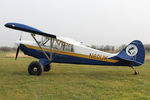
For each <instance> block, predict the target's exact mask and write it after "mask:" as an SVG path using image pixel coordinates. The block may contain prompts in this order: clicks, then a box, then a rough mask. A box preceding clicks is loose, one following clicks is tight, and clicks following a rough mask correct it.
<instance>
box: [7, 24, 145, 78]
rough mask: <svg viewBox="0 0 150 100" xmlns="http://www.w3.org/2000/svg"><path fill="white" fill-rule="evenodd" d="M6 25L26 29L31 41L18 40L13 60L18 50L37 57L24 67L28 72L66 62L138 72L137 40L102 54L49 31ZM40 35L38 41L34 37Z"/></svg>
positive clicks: (141, 61) (140, 56)
mask: <svg viewBox="0 0 150 100" xmlns="http://www.w3.org/2000/svg"><path fill="white" fill-rule="evenodd" d="M5 26H6V27H8V28H11V29H15V30H20V31H24V32H28V33H30V34H31V36H32V37H33V39H34V40H35V41H23V40H20V41H19V42H18V49H17V52H16V59H17V56H18V53H19V50H21V51H23V52H24V54H25V55H28V56H32V57H34V58H37V59H39V61H33V62H31V63H30V64H29V66H28V72H29V74H30V75H41V74H42V72H43V71H49V70H50V69H51V63H52V62H55V63H70V64H87V65H108V66H129V67H131V68H132V69H133V70H134V74H135V75H136V74H139V72H138V71H136V70H135V69H134V68H133V67H135V66H140V65H142V64H144V60H145V50H144V46H143V44H142V42H141V41H139V40H134V41H132V42H131V43H130V44H129V45H127V46H126V47H125V48H124V49H123V50H122V51H120V52H119V53H116V54H111V53H106V52H103V51H99V50H96V49H93V48H90V47H87V46H85V45H83V44H81V43H80V42H77V41H75V40H72V39H70V38H64V37H59V36H56V35H53V34H49V33H45V32H42V31H40V30H38V29H35V28H33V27H30V26H27V25H24V24H19V23H7V24H5ZM36 35H41V36H42V37H43V39H42V40H40V41H38V40H37V38H36V37H35V36H36Z"/></svg>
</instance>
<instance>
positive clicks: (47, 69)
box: [44, 64, 51, 72]
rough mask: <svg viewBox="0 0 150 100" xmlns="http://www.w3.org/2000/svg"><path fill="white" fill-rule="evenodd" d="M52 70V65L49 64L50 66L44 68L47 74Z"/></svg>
mask: <svg viewBox="0 0 150 100" xmlns="http://www.w3.org/2000/svg"><path fill="white" fill-rule="evenodd" d="M50 70H51V65H50V64H48V65H46V66H45V67H44V71H45V72H48V71H50Z"/></svg>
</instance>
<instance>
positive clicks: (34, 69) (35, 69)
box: [28, 61, 43, 76]
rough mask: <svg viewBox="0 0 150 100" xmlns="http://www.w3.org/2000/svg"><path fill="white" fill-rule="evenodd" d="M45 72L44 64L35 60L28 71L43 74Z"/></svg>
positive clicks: (32, 73) (31, 73)
mask: <svg viewBox="0 0 150 100" xmlns="http://www.w3.org/2000/svg"><path fill="white" fill-rule="evenodd" d="M42 72H43V66H42V64H41V63H39V62H38V61H33V62H31V63H30V64H29V66H28V73H29V74H30V75H37V76H39V75H41V74H42Z"/></svg>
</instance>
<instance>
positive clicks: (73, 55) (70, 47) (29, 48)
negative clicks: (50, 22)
mask: <svg viewBox="0 0 150 100" xmlns="http://www.w3.org/2000/svg"><path fill="white" fill-rule="evenodd" d="M65 40H66V39H65ZM69 41H70V40H69ZM65 42H67V41H65ZM18 44H19V45H20V49H21V50H22V51H23V52H24V54H26V55H29V56H32V57H35V58H37V59H47V58H46V56H45V55H44V53H43V51H42V50H41V49H40V47H39V46H38V45H37V44H36V43H35V42H33V41H19V42H18ZM57 44H58V43H57ZM54 45H55V44H54ZM62 45H63V46H62ZM49 47H50V45H42V48H43V50H44V51H46V53H47V55H48V56H50V54H52V62H56V63H72V64H88V65H112V66H114V65H115V66H128V64H127V63H126V62H124V61H123V60H122V59H120V58H118V57H117V54H111V53H106V52H103V51H99V50H96V49H93V48H90V47H87V46H84V45H82V44H81V43H79V42H73V41H71V42H70V43H69V44H67V45H66V44H65V43H64V44H63V43H62V44H61V43H60V45H57V47H54V48H53V50H52V51H51V50H50V49H49ZM62 48H63V49H62ZM50 52H52V53H50Z"/></svg>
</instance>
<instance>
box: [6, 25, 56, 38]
mask: <svg viewBox="0 0 150 100" xmlns="http://www.w3.org/2000/svg"><path fill="white" fill-rule="evenodd" d="M5 27H8V28H11V29H15V30H20V31H25V32H29V33H34V34H38V35H42V36H46V37H52V38H56V35H53V34H49V33H45V32H42V31H40V30H38V29H36V28H33V27H30V26H27V25H24V24H20V23H6V24H5Z"/></svg>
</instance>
